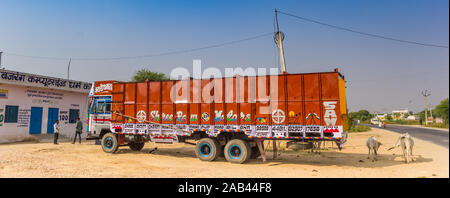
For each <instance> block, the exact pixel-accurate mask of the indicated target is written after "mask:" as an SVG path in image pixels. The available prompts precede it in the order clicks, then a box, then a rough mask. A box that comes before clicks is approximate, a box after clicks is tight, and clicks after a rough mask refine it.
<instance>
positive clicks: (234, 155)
mask: <svg viewBox="0 0 450 198" xmlns="http://www.w3.org/2000/svg"><path fill="white" fill-rule="evenodd" d="M224 154H225V159H227V161H229V162H231V163H236V164H242V163H244V162H246V161H247V160H248V159H250V156H251V155H252V149H251V148H250V145H249V144H248V142H246V141H244V140H241V139H233V140H231V141H229V142H228V143H227V144H226V145H225V151H224Z"/></svg>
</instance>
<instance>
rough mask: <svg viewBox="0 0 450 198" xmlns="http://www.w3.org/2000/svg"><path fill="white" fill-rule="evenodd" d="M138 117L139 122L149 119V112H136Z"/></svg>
mask: <svg viewBox="0 0 450 198" xmlns="http://www.w3.org/2000/svg"><path fill="white" fill-rule="evenodd" d="M136 118H137V120H138V122H145V120H147V113H145V111H144V110H140V111H138V112H137V113H136Z"/></svg>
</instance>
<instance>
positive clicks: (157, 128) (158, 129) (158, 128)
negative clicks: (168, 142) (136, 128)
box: [147, 124, 161, 133]
mask: <svg viewBox="0 0 450 198" xmlns="http://www.w3.org/2000/svg"><path fill="white" fill-rule="evenodd" d="M147 130H148V132H149V133H160V132H161V126H159V125H158V124H148V126H147Z"/></svg>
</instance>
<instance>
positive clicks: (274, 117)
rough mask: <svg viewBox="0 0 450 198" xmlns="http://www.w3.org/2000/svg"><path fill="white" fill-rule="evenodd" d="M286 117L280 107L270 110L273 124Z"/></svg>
mask: <svg viewBox="0 0 450 198" xmlns="http://www.w3.org/2000/svg"><path fill="white" fill-rule="evenodd" d="M285 119H286V115H285V114H284V111H283V110H281V109H276V110H275V111H273V112H272V122H273V123H275V124H281V123H283V122H284V120H285Z"/></svg>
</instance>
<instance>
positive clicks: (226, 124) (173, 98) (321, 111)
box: [89, 69, 348, 163]
mask: <svg viewBox="0 0 450 198" xmlns="http://www.w3.org/2000/svg"><path fill="white" fill-rule="evenodd" d="M90 103H91V104H90V111H89V137H91V138H99V139H101V146H102V148H103V150H104V151H105V152H107V153H115V152H116V151H117V149H118V148H119V147H120V146H129V147H130V148H131V149H132V150H141V149H142V148H143V146H144V143H145V142H148V141H152V142H157V143H175V142H187V140H196V141H197V143H196V149H195V152H196V155H197V157H198V158H199V159H201V160H205V161H212V160H215V159H216V158H217V157H219V156H221V155H223V156H225V158H226V159H227V160H228V161H230V162H233V163H243V162H245V161H247V160H248V159H250V158H256V157H257V156H258V155H259V154H260V153H259V151H258V148H257V146H256V143H255V140H257V139H264V140H288V141H309V142H311V141H336V143H338V145H339V144H341V143H342V139H343V138H345V137H346V136H345V135H344V136H343V134H344V133H346V131H347V127H348V124H347V105H346V97H345V80H344V76H343V75H341V74H340V73H339V72H338V70H337V69H336V70H335V71H333V72H321V73H300V74H287V73H283V74H279V75H266V76H236V77H228V78H213V79H192V78H191V79H187V80H168V81H146V82H117V81H98V82H95V84H94V88H93V93H92V95H91V100H90Z"/></svg>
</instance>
